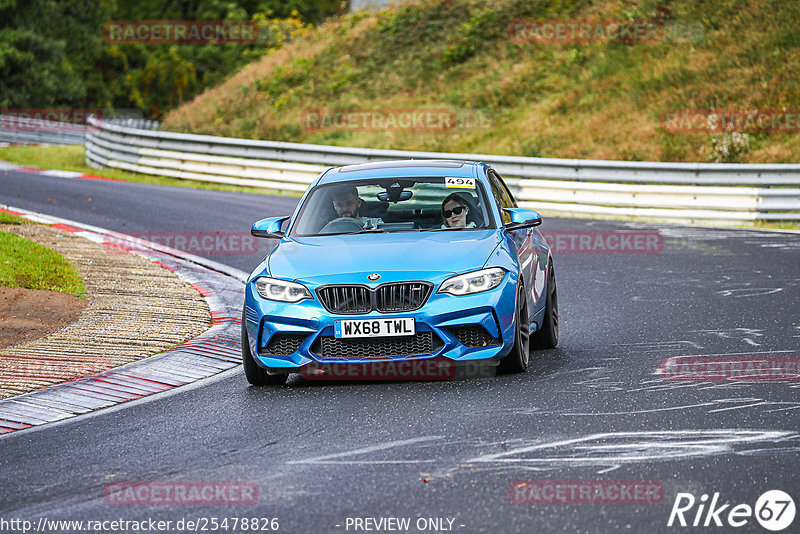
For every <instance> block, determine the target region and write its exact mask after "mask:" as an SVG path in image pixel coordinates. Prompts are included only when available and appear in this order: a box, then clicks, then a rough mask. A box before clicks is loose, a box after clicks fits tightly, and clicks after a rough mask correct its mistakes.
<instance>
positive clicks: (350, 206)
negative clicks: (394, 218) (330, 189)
mask: <svg viewBox="0 0 800 534" xmlns="http://www.w3.org/2000/svg"><path fill="white" fill-rule="evenodd" d="M363 203H364V201H363V200H361V198H360V197H359V196H358V189H356V187H355V186H345V187H341V188H339V189H337V190H336V191H335V192H334V194H333V209H335V210H336V214H337V215H338V216H339V217H348V218H351V219H356V220H357V221H359V222H360V223H361V224H362V225H363V226H364V228H377V227H378V225H379V224H383V219H380V218H378V217H362V216H361V214H360V213H359V211H360V210H361V206H362V204H363Z"/></svg>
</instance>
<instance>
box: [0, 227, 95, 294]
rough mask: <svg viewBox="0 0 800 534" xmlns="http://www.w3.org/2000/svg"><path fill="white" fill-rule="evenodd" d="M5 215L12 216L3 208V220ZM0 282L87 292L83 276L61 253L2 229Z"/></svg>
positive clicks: (0, 235)
mask: <svg viewBox="0 0 800 534" xmlns="http://www.w3.org/2000/svg"><path fill="white" fill-rule="evenodd" d="M5 216H8V217H13V215H10V214H8V213H5V214H4V213H3V212H0V220H4V219H5V218H6V217H5ZM12 224H15V223H12ZM0 286H5V287H22V288H26V289H39V290H48V291H63V292H65V293H71V294H73V295H75V296H77V297H85V296H86V289H85V288H84V286H83V279H82V278H81V277H80V275H79V274H78V272H77V271H76V270H75V268H74V267H73V266H72V265H71V264H70V263H69V262H68V261H67V260H66V259H64V257H63V256H61V254H59V253H58V252H56V251H54V250H51V249H49V248H47V247H44V246H42V245H40V244H38V243H35V242H33V241H31V240H29V239H25V238H22V237H19V236H16V235H13V234H9V233H8V232H0Z"/></svg>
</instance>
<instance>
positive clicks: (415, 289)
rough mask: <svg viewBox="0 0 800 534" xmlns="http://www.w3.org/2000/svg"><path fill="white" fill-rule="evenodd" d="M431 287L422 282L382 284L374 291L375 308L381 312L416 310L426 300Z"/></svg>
mask: <svg viewBox="0 0 800 534" xmlns="http://www.w3.org/2000/svg"><path fill="white" fill-rule="evenodd" d="M430 292H431V285H430V284H426V283H424V282H400V283H397V284H383V285H381V286H378V288H377V289H376V294H375V297H376V299H375V300H376V303H375V304H376V308H377V309H378V311H381V312H399V311H412V310H417V309H419V308H421V307H422V305H423V304H425V301H426V300H428V295H430Z"/></svg>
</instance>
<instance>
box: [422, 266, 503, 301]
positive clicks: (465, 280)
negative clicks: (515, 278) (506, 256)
mask: <svg viewBox="0 0 800 534" xmlns="http://www.w3.org/2000/svg"><path fill="white" fill-rule="evenodd" d="M505 275H506V271H505V270H504V269H501V268H500V267H492V268H491V269H482V270H480V271H474V272H471V273H467V274H460V275H458V276H454V277H452V278H448V279H447V280H445V281H444V282H443V283H442V287H440V288H439V291H437V293H450V294H451V295H472V294H473V293H480V292H481V291H489V290H490V289H494V288H495V287H497V286H498V285H500V282H502V281H503V277H504V276H505Z"/></svg>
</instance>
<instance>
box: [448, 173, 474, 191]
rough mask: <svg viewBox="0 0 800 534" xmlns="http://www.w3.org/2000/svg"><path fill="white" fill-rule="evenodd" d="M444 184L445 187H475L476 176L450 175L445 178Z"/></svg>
mask: <svg viewBox="0 0 800 534" xmlns="http://www.w3.org/2000/svg"><path fill="white" fill-rule="evenodd" d="M444 185H445V187H464V188H467V189H475V178H460V177H456V176H448V177H447V178H445V179H444Z"/></svg>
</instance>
